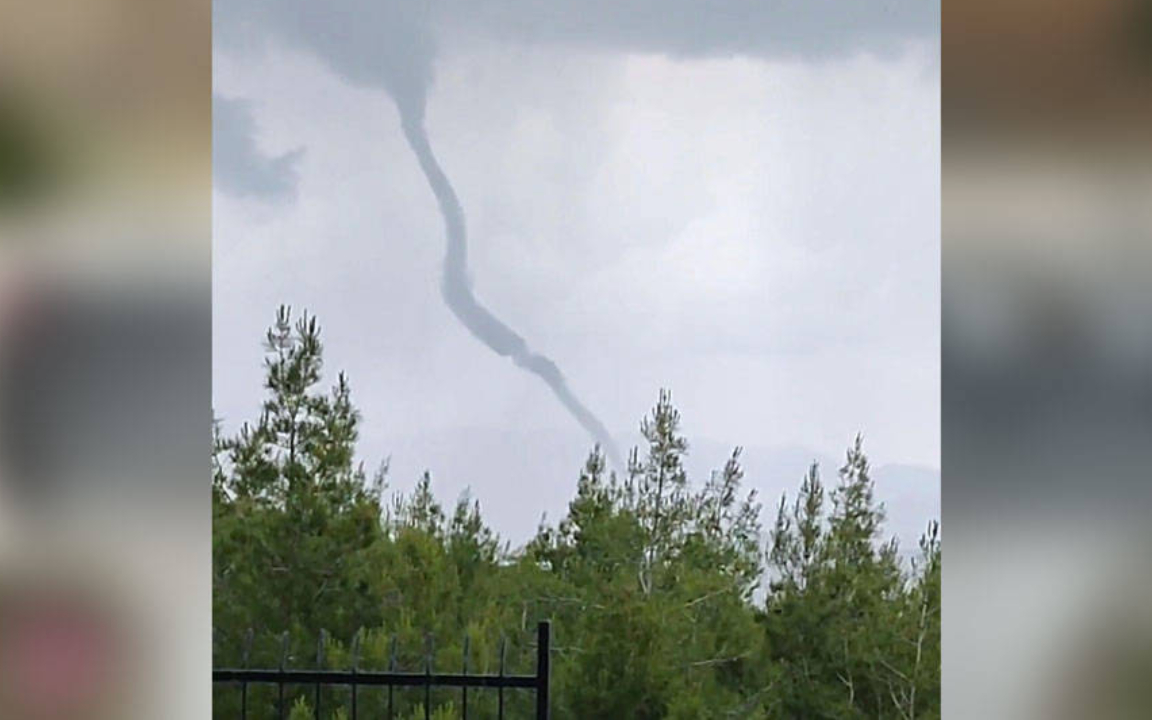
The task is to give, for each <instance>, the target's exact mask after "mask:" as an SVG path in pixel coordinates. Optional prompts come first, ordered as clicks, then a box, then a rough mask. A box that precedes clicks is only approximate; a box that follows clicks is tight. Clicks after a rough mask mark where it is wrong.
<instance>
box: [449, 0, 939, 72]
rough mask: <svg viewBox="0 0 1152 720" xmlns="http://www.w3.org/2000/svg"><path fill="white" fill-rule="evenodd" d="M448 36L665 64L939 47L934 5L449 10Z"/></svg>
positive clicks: (641, 0)
mask: <svg viewBox="0 0 1152 720" xmlns="http://www.w3.org/2000/svg"><path fill="white" fill-rule="evenodd" d="M434 7H436V8H437V13H436V18H437V20H438V21H439V22H440V23H442V24H443V25H444V26H445V27H452V28H454V29H461V30H465V31H469V32H481V33H487V34H490V35H492V36H495V37H497V38H500V39H506V40H518V41H524V42H532V43H557V44H567V45H582V46H588V47H596V48H608V49H614V50H620V51H624V52H653V53H665V54H668V55H691V56H709V55H733V54H740V55H749V56H754V57H802V58H809V59H815V58H821V57H829V56H836V55H842V54H845V53H851V52H856V51H860V50H866V51H875V52H882V53H883V52H887V51H890V50H893V49H896V48H898V47H899V45H900V44H901V43H903V42H905V41H906V40H908V39H910V38H917V37H923V38H928V37H933V36H935V35H936V34H937V33H938V30H939V26H940V3H939V2H937V1H935V0H875V1H874V2H873V1H869V0H863V1H861V0H582V1H575V0H569V1H558V2H542V1H540V0H444V1H443V2H440V3H437V4H436V5H435V6H434Z"/></svg>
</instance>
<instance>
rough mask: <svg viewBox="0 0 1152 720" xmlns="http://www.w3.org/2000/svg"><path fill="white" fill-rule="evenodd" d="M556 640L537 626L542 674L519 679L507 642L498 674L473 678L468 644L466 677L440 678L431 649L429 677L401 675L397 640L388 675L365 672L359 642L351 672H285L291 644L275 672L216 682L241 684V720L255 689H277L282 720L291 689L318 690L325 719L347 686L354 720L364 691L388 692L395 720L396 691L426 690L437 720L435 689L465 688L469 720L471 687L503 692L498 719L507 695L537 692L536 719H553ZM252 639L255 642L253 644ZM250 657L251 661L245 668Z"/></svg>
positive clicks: (233, 675) (235, 673) (315, 707)
mask: <svg viewBox="0 0 1152 720" xmlns="http://www.w3.org/2000/svg"><path fill="white" fill-rule="evenodd" d="M324 641H325V639H324V636H323V634H321V638H320V648H319V650H318V651H317V662H318V665H319V666H320V667H323V665H324V656H323V653H324V644H325V642H324ZM551 641H552V628H551V624H550V623H548V622H547V621H544V622H541V623H539V624H538V625H537V626H536V673H535V674H534V675H516V674H508V673H506V672H505V667H504V661H505V651H506V643H504V642H502V643H501V645H500V665H499V672H498V673H497V674H494V675H493V674H470V673H469V671H468V640H467V637H465V640H464V662H463V668H462V671H461V672H460V673H440V672H435V671H434V669H433V667H432V666H433V660H432V656H433V654H432V651H431V646H429V649H428V652H427V654H426V655H425V663H424V671H423V672H399V671H397V670H396V643H395V640H393V643H392V654H391V660H390V662H389V669H388V671H387V672H376V671H370V672H368V671H361V670H360V669H359V668H358V665H359V638H358V637H357V639H356V640H354V641H353V645H352V663H351V667H350V668H349V669H348V670H292V669H289V668H287V667H285V665H286V663H287V656H288V644H287V640H286V639H285V642H284V644H283V649H282V651H281V655H280V667H279V668H277V669H274V670H260V669H252V668H248V667H242V668H223V669H214V670H213V671H212V682H213V684H214V685H216V684H230V685H237V686H239V687H238V691H239V693H240V720H247V718H248V687H249V686H250V685H274V686H276V688H277V702H276V708H277V712H278V713H279V717H280V718H281V719H282V720H283V719H284V718H287V717H288V713H289V708H288V707H287V698H286V696H285V688H286V687H288V686H312V687H313V689H314V690H313V704H312V711H313V713H314V715H315V717H316V718H317V719H319V718H320V717H321V712H322V710H323V708H324V706H323V704H322V696H323V693H322V692H321V690H322V689H323V688H325V687H342V688H347V689H348V691H349V696H348V702H347V704H346V709H347V711H348V717H349V718H350V720H358V716H357V711H358V708H357V704H358V703H357V697H358V694H359V689H360V688H362V687H386V688H387V690H388V695H387V705H386V708H387V715H386V717H387V718H388V719H389V720H392V719H393V718H394V717H395V716H394V711H395V710H396V703H395V693H394V690H395V688H423V690H424V702H423V707H424V717H425V720H428V719H429V718H431V714H432V702H431V693H432V688H433V687H448V688H459V689H460V716H461V718H464V720H467V718H468V690H469V689H470V688H486V689H494V690H495V691H496V693H497V711H496V712H497V718H499V720H504V710H505V701H504V691H505V690H506V689H520V690H525V689H526V690H534V691H535V693H536V711H535V714H534V716H533V717H535V718H536V720H547V719H548V717H549V711H548V709H549V698H548V681H549V675H550V672H551V665H550V662H549V655H550V648H551ZM250 642H251V640H250V638H249V644H250ZM246 664H247V658H245V665H246Z"/></svg>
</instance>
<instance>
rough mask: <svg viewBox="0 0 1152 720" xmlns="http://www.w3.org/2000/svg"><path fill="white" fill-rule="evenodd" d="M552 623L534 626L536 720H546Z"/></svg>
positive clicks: (545, 622)
mask: <svg viewBox="0 0 1152 720" xmlns="http://www.w3.org/2000/svg"><path fill="white" fill-rule="evenodd" d="M551 636H552V623H550V622H548V621H547V620H543V621H541V622H540V624H539V625H537V626H536V720H548V678H549V675H550V674H551V670H552V664H551V662H550V650H551V640H552V637H551Z"/></svg>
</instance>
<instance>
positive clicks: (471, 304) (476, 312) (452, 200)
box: [396, 97, 624, 469]
mask: <svg viewBox="0 0 1152 720" xmlns="http://www.w3.org/2000/svg"><path fill="white" fill-rule="evenodd" d="M396 106H397V108H398V109H399V111H400V124H401V126H402V127H403V129H404V137H405V138H406V139H407V140H408V145H409V146H410V147H411V148H412V152H413V153H415V155H416V159H417V160H418V161H419V162H420V169H421V170H423V171H424V176H425V177H426V178H427V179H428V185H429V186H431V188H432V192H433V193H434V194H435V195H436V202H437V204H439V206H440V213H441V214H442V215H443V216H444V228H445V232H446V234H447V239H448V249H447V252H446V253H445V255H444V275H443V278H442V279H441V283H440V292H441V294H442V295H443V296H444V302H445V303H447V305H448V308H449V309H450V310H452V314H453V315H455V316H456V319H457V320H459V321H460V323H461V324H462V325H463V326H464V327H466V328H468V331H469V332H470V333H472V335H473V336H475V337H476V339H478V340H480V341H481V342H482V343H484V344H485V345H487V346H488V347H489V348H491V349H492V351H493V352H495V353H496V354H497V355H502V356H504V357H507V358H511V359H512V361H513V362H514V363H516V364H517V365H518V366H519V367H521V368H523V369H525V370H527V371H528V372H530V373H532V374H533V375H536V376H537V377H539V378H540V379H541V380H543V381H544V382H545V383H546V384H547V385H548V387H549V388H551V389H552V392H553V393H554V394H555V395H556V398H557V399H558V400H559V401H560V404H562V405H563V406H564V408H565V409H566V410H568V412H569V413H570V414H571V415H572V417H573V418H575V420H576V422H578V423H580V426H581V427H583V428H584V429H585V430H586V431H587V432H588V434H589V435H591V436H592V439H593V440H595V441H596V443H597V444H598V445H599V446H600V448H601V449H602V450H603V451H604V453H605V454H606V455H607V456H608V460H609V461H610V462H611V463H612V464H613V465H615V466H616V467H617V468H618V469H623V468H624V462H623V458H622V456H621V455H620V451H619V449H617V447H616V444H615V443H614V442H613V440H612V436H611V435H610V434H609V433H608V430H607V428H605V427H604V424H603V423H602V422H600V420H599V418H597V417H596V416H595V415H593V414H592V411H591V410H589V409H588V408H587V407H586V406H585V405H584V403H582V402H580V399H579V398H577V397H576V395H575V393H573V392H572V389H571V388H570V387H569V386H568V382H567V381H566V380H565V379H564V374H563V373H562V372H560V368H559V367H557V366H556V363H554V362H552V360H550V359H549V358H547V357H545V356H544V355H540V354H539V353H535V352H533V351H532V350H531V348H529V347H528V343H527V342H526V341H525V340H524V338H522V337H520V335H518V334H517V333H516V331H514V330H513V329H512V328H510V327H508V325H507V324H505V323H504V321H502V320H501V319H500V318H498V317H496V316H495V315H493V314H492V311H491V310H489V309H488V308H486V307H484V305H482V304H481V303H480V301H479V300H477V299H476V295H475V293H473V291H472V283H471V282H470V280H469V278H468V238H467V229H466V227H465V223H464V209H463V208H462V207H461V205H460V200H459V198H457V197H456V191H455V190H453V189H452V183H451V182H449V181H448V176H447V175H445V174H444V170H443V169H442V168H441V167H440V163H439V162H437V161H436V156H435V155H434V154H433V153H432V146H431V144H430V143H429V142H428V133H427V132H426V131H425V129H424V108H423V105H422V104H415V103H414V102H412V101H406V100H404V99H402V98H400V97H397V98H396Z"/></svg>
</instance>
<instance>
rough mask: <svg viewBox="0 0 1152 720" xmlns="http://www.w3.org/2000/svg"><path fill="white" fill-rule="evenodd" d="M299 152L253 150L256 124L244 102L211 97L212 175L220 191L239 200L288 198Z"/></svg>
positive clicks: (293, 184) (293, 185)
mask: <svg viewBox="0 0 1152 720" xmlns="http://www.w3.org/2000/svg"><path fill="white" fill-rule="evenodd" d="M303 154H304V151H303V149H297V150H293V151H291V152H288V153H284V154H283V155H277V156H268V155H265V154H264V153H262V152H260V150H259V148H257V147H256V123H255V122H254V121H253V119H252V109H251V107H250V105H249V103H248V102H247V101H246V100H242V99H239V98H228V97H221V96H219V95H213V97H212V174H213V177H214V180H215V183H216V185H217V186H218V187H219V188H220V189H221V190H223V191H224V192H227V193H231V194H233V195H236V196H239V197H246V196H252V197H259V198H263V199H282V198H291V197H293V196H294V195H295V194H296V179H297V164H298V163H299V161H300V158H301V157H302V156H303Z"/></svg>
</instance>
